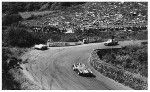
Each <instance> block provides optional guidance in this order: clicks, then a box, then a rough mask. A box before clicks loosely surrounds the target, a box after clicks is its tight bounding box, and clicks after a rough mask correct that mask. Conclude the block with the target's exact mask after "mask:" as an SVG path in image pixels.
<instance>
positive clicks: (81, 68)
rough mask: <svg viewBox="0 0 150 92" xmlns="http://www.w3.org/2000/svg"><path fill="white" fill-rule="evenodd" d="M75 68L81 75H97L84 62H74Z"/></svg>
mask: <svg viewBox="0 0 150 92" xmlns="http://www.w3.org/2000/svg"><path fill="white" fill-rule="evenodd" d="M73 70H74V71H75V72H76V73H77V74H78V75H80V76H86V77H95V76H94V75H93V73H92V70H91V69H89V68H87V67H86V66H85V64H83V63H77V64H73Z"/></svg>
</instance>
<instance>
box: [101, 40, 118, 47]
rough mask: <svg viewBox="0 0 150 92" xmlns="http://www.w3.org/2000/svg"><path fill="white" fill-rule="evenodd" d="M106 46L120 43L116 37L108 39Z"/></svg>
mask: <svg viewBox="0 0 150 92" xmlns="http://www.w3.org/2000/svg"><path fill="white" fill-rule="evenodd" d="M104 45H105V46H114V45H118V41H116V40H114V39H108V41H107V42H104Z"/></svg>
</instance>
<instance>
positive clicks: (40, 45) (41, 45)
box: [34, 44, 48, 50]
mask: <svg viewBox="0 0 150 92" xmlns="http://www.w3.org/2000/svg"><path fill="white" fill-rule="evenodd" d="M34 48H35V49H38V50H47V49H48V47H47V45H44V44H39V45H35V46H34Z"/></svg>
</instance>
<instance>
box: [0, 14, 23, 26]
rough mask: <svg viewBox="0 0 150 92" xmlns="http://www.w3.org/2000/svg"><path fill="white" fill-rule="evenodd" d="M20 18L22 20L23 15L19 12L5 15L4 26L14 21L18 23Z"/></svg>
mask: <svg viewBox="0 0 150 92" xmlns="http://www.w3.org/2000/svg"><path fill="white" fill-rule="evenodd" d="M20 20H22V17H21V16H20V15H19V14H11V15H5V16H4V17H3V18H2V25H3V26H9V25H11V24H12V23H16V22H18V21H20Z"/></svg>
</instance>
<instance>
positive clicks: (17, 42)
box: [6, 27, 42, 47]
mask: <svg viewBox="0 0 150 92" xmlns="http://www.w3.org/2000/svg"><path fill="white" fill-rule="evenodd" d="M6 36H7V37H6V39H7V43H8V44H9V45H11V46H18V47H31V46H33V45H34V44H35V43H36V42H37V41H41V40H40V39H39V38H36V37H33V36H32V35H31V34H30V33H29V32H28V31H27V30H26V29H23V28H12V27H10V28H9V29H8V30H7V32H6ZM41 42H42V41H41Z"/></svg>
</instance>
